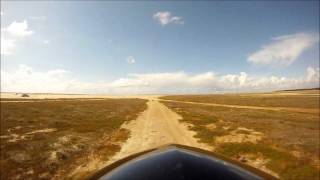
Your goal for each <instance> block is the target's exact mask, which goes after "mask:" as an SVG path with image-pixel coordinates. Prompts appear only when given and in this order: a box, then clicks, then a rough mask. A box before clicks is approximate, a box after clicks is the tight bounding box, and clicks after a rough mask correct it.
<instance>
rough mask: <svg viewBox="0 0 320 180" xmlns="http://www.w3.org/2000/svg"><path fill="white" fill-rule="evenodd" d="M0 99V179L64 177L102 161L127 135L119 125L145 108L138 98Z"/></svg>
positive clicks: (83, 173)
mask: <svg viewBox="0 0 320 180" xmlns="http://www.w3.org/2000/svg"><path fill="white" fill-rule="evenodd" d="M1 100H4V101H1V136H0V138H1V161H0V165H1V179H70V178H75V176H76V175H77V174H74V173H72V172H73V171H75V170H76V169H77V168H79V167H81V166H85V165H86V164H87V163H88V162H95V163H94V165H95V166H98V165H100V164H104V163H105V162H106V161H108V160H109V158H110V157H111V156H112V155H114V154H115V153H116V152H118V151H120V149H121V143H123V142H124V141H125V140H126V139H127V138H128V137H129V134H130V132H129V131H128V130H126V129H122V128H121V125H122V124H123V123H125V122H129V121H131V120H134V119H136V118H137V116H138V115H139V113H140V112H142V111H143V110H145V108H146V100H142V99H102V100H94V99H92V100H79V99H71V100H70V99H69V100H63V99H62V100H61V99H60V100H58V101H47V100H39V99H37V100H29V101H27V102H25V101H21V100H20V101H13V100H12V99H11V101H10V102H9V101H7V100H5V99H1ZM87 169H89V170H91V169H95V167H90V168H87ZM87 173H90V172H82V174H81V175H83V176H85V174H87Z"/></svg>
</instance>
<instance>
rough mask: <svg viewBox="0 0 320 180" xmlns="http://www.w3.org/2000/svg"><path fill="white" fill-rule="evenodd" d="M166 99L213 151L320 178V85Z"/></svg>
mask: <svg viewBox="0 0 320 180" xmlns="http://www.w3.org/2000/svg"><path fill="white" fill-rule="evenodd" d="M161 99H163V101H162V103H164V104H165V105H166V106H168V107H169V108H171V109H173V110H174V111H175V112H177V113H178V114H180V115H181V116H182V119H181V121H182V122H184V123H188V124H190V129H191V130H193V131H195V132H196V133H197V134H196V136H195V137H197V138H199V139H200V141H201V142H204V143H206V144H208V145H210V146H211V147H212V148H213V149H214V150H213V151H215V152H218V153H220V154H222V155H224V156H226V157H228V158H233V159H236V160H239V161H241V162H243V163H247V164H249V165H251V166H254V167H256V168H258V169H261V170H263V171H266V172H268V173H270V174H272V175H274V176H276V177H279V178H281V179H319V145H320V144H319V133H320V131H319V90H301V91H279V92H274V93H254V94H220V95H175V96H165V97H162V98H161Z"/></svg>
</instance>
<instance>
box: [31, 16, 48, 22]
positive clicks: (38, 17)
mask: <svg viewBox="0 0 320 180" xmlns="http://www.w3.org/2000/svg"><path fill="white" fill-rule="evenodd" d="M29 19H31V20H39V21H45V20H47V17H46V16H30V17H29Z"/></svg>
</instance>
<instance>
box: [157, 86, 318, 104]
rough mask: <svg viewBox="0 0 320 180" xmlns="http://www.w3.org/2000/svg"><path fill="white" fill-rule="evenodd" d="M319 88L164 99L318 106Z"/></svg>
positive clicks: (178, 96)
mask: <svg viewBox="0 0 320 180" xmlns="http://www.w3.org/2000/svg"><path fill="white" fill-rule="evenodd" d="M319 92H320V91H319V90H305V91H279V92H275V93H261V94H253V93H252V94H215V95H172V96H165V97H162V99H168V100H176V101H189V102H201V103H216V104H227V105H242V106H261V107H293V108H318V107H319V103H320V102H319Z"/></svg>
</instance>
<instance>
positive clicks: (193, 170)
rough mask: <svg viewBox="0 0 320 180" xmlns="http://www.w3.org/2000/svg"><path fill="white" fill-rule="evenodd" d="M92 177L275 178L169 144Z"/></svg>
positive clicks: (140, 179)
mask: <svg viewBox="0 0 320 180" xmlns="http://www.w3.org/2000/svg"><path fill="white" fill-rule="evenodd" d="M90 179H91V180H95V179H100V180H122V179H130V180H149V179H150V180H166V179H169V180H198V179H201V180H207V179H210V180H212V179H214V180H220V179H221V180H229V179H230V180H260V179H276V178H275V177H273V176H271V175H269V174H266V173H264V172H262V171H260V170H258V169H255V168H253V167H250V166H247V165H245V164H242V163H239V162H237V161H233V160H230V159H226V158H225V157H222V156H219V155H217V154H214V153H212V152H209V151H205V150H201V149H198V148H194V147H188V146H183V145H176V144H174V145H169V146H166V147H162V148H157V149H152V150H148V151H144V152H141V153H137V154H134V155H132V156H129V157H127V158H124V159H122V160H120V161H117V162H115V163H113V164H111V165H109V166H107V167H105V168H103V169H102V170H100V171H98V172H97V173H96V174H94V175H93V176H92V177H90Z"/></svg>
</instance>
